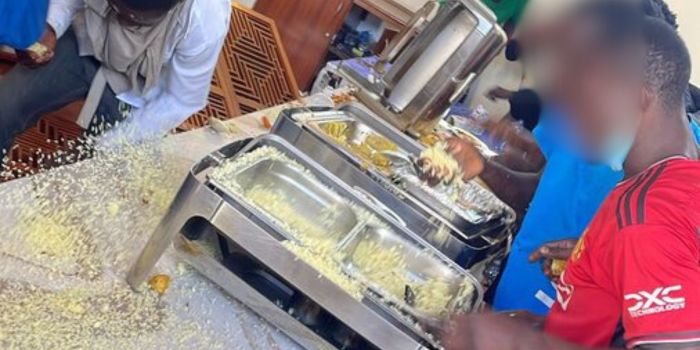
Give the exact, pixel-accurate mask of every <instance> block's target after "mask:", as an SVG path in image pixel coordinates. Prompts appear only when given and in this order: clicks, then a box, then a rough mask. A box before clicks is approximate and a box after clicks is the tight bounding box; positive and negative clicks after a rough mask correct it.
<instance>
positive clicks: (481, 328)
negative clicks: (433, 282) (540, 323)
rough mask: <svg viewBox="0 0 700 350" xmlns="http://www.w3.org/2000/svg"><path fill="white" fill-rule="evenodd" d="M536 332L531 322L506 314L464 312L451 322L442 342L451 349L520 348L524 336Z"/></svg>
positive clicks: (490, 349)
mask: <svg viewBox="0 0 700 350" xmlns="http://www.w3.org/2000/svg"><path fill="white" fill-rule="evenodd" d="M535 332H536V331H534V330H533V327H532V326H531V325H528V323H526V322H522V321H520V320H518V319H517V318H514V317H509V316H508V315H504V314H495V313H483V314H469V315H461V316H458V317H457V318H455V319H453V320H452V321H451V322H450V326H449V327H447V332H446V333H444V334H443V335H442V344H443V345H444V347H445V349H447V350H452V349H454V350H492V349H499V350H509V349H520V348H521V347H520V346H521V345H523V344H522V343H523V339H525V338H528V337H527V335H529V334H533V333H535Z"/></svg>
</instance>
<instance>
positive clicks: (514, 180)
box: [479, 160, 541, 215]
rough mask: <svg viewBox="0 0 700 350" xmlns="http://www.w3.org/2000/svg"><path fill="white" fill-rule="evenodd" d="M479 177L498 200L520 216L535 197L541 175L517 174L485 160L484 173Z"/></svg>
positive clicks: (496, 163)
mask: <svg viewBox="0 0 700 350" xmlns="http://www.w3.org/2000/svg"><path fill="white" fill-rule="evenodd" d="M479 177H480V178H481V179H482V180H483V181H484V182H485V183H486V185H488V186H489V188H491V190H492V191H493V192H494V193H495V194H496V196H498V198H500V199H501V200H502V201H504V202H506V203H507V204H508V205H510V206H511V207H512V208H513V209H514V210H515V211H516V212H517V213H518V215H522V214H523V213H525V211H527V208H528V206H529V205H530V201H531V200H532V197H533V196H534V195H535V190H536V189H537V185H539V183H540V177H541V173H526V172H517V171H513V170H510V169H508V168H506V167H505V166H503V165H501V164H499V163H498V162H494V161H492V160H486V161H485V163H484V171H483V172H482V173H481V175H479Z"/></svg>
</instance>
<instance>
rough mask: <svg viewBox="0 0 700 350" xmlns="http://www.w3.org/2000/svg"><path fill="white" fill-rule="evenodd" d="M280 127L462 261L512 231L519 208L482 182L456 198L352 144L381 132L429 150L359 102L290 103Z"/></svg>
mask: <svg viewBox="0 0 700 350" xmlns="http://www.w3.org/2000/svg"><path fill="white" fill-rule="evenodd" d="M331 123H336V124H337V123H341V124H346V125H347V127H346V128H344V129H343V130H342V131H343V133H344V134H343V135H342V137H343V138H344V140H345V141H347V142H345V143H343V142H340V140H339V137H338V136H341V135H329V133H328V130H327V129H324V128H326V126H327V125H329V124H331ZM272 133H275V134H278V135H280V136H282V137H284V138H285V139H287V140H288V141H290V142H291V143H292V144H294V145H295V147H297V148H299V149H300V150H302V151H303V152H305V153H307V154H309V155H310V156H311V157H313V158H314V159H316V160H318V161H319V162H320V163H322V164H324V166H325V167H326V168H327V169H329V170H331V171H332V172H333V173H335V174H336V175H338V176H339V177H340V178H341V179H343V180H344V181H345V182H347V183H348V184H350V185H351V186H355V187H359V188H362V189H364V190H365V192H369V193H371V194H372V195H373V197H374V198H375V199H376V200H378V201H380V202H383V203H384V204H385V206H387V207H389V208H392V210H393V211H394V212H395V213H396V214H397V216H399V217H401V218H402V219H404V222H405V223H406V225H407V226H408V227H409V229H410V230H412V231H413V232H416V233H418V234H419V235H421V237H423V238H424V239H425V240H426V241H428V242H429V243H431V244H432V245H434V246H435V247H437V248H438V249H440V250H441V251H442V252H443V253H445V254H446V255H447V256H449V257H450V258H451V259H453V260H455V261H456V262H457V263H459V264H461V265H462V266H467V267H469V266H472V265H473V264H474V263H478V262H480V261H482V260H483V259H485V258H486V257H487V256H488V255H489V253H492V252H494V251H495V250H497V249H499V248H501V247H502V245H503V244H504V242H506V241H507V240H508V239H509V237H510V234H511V232H510V229H511V226H512V225H513V223H514V221H515V213H514V212H513V210H512V209H511V208H509V207H508V206H507V205H505V204H504V203H503V202H501V201H500V200H499V199H498V198H497V197H496V196H495V195H493V194H492V193H491V192H490V191H488V190H486V189H485V188H483V187H482V186H480V185H479V184H478V183H476V182H470V183H467V184H465V186H463V187H462V192H461V193H459V194H457V201H454V200H452V199H451V198H448V196H447V195H446V194H445V193H443V192H440V191H439V190H436V189H432V188H430V187H428V186H425V185H423V184H422V182H421V181H420V180H418V178H417V177H416V176H415V174H412V173H411V172H410V171H406V170H405V169H402V168H401V167H398V168H394V167H384V166H381V165H383V164H380V166H377V165H376V164H373V162H372V159H367V157H362V155H358V152H356V149H354V148H353V147H352V146H351V147H348V144H352V143H353V142H361V141H362V140H366V139H367V138H368V137H375V138H381V139H384V141H381V144H383V145H386V144H390V145H392V146H391V147H389V148H390V149H389V151H390V152H388V153H389V154H391V153H393V154H399V155H403V157H407V156H412V157H415V156H418V155H419V154H420V153H421V152H422V151H423V149H424V146H422V145H421V144H420V143H418V142H417V141H416V140H414V139H412V138H410V137H408V136H407V135H406V134H404V133H402V132H400V131H398V130H397V129H395V128H394V127H392V126H391V125H389V124H388V123H386V122H384V121H383V120H381V119H379V118H376V117H375V116H373V115H372V114H370V113H368V112H367V111H366V110H365V109H364V108H362V107H361V106H359V105H356V104H349V105H346V106H344V107H343V108H341V109H340V110H333V109H328V108H299V109H290V110H287V111H284V112H282V115H281V116H280V117H279V118H278V121H277V123H276V124H275V126H273V129H272ZM375 151H377V152H381V151H382V150H375ZM383 162H384V160H383V159H380V163H383ZM426 223H430V224H431V225H426Z"/></svg>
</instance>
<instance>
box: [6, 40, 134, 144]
mask: <svg viewBox="0 0 700 350" xmlns="http://www.w3.org/2000/svg"><path fill="white" fill-rule="evenodd" d="M99 68H100V62H98V61H97V60H95V59H94V58H93V57H80V56H79V54H78V42H77V40H76V37H75V34H74V33H73V31H72V30H68V31H67V32H66V34H65V35H63V37H61V39H59V40H58V43H57V45H56V50H55V55H54V58H53V59H52V60H51V61H50V62H49V63H48V64H46V65H45V66H42V67H39V68H35V69H30V68H27V67H24V66H21V65H17V66H15V67H14V68H13V69H12V70H10V71H9V72H7V74H5V75H4V76H0V149H9V148H10V146H11V145H12V142H13V140H14V138H15V137H16V136H17V135H18V134H20V133H22V132H24V131H25V130H27V129H29V128H31V127H32V126H34V125H35V124H36V123H37V122H38V121H39V119H40V118H41V117H42V116H43V115H44V114H46V113H49V112H53V111H55V110H57V109H60V108H61V107H63V106H65V105H67V104H70V103H71V102H75V101H78V100H81V99H84V98H85V97H86V96H87V94H88V91H89V90H90V85H91V83H92V79H93V78H94V77H95V74H96V73H97V70H98V69H99ZM122 109H123V106H122ZM76 117H77V116H76ZM98 119H99V121H100V122H105V123H109V124H114V123H115V122H117V121H120V120H121V119H122V113H121V112H120V102H119V100H118V99H117V98H116V96H115V94H114V92H113V91H112V90H111V89H110V88H109V87H107V88H105V91H104V93H103V94H102V98H101V100H100V103H99V106H98V108H97V111H96V113H95V118H93V124H95V123H96V122H97V120H98Z"/></svg>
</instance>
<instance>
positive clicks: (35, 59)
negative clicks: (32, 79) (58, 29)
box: [17, 50, 55, 68]
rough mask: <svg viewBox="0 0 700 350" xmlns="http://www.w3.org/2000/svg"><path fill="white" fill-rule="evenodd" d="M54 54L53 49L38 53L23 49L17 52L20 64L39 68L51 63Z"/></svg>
mask: <svg viewBox="0 0 700 350" xmlns="http://www.w3.org/2000/svg"><path fill="white" fill-rule="evenodd" d="M54 54H55V53H54V51H53V50H47V51H45V52H44V53H42V54H37V53H36V52H33V51H21V52H18V53H17V57H18V58H19V63H20V64H22V65H24V66H26V67H29V68H37V67H41V66H43V65H45V64H47V63H49V62H50V61H51V60H52V59H53V57H54Z"/></svg>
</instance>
